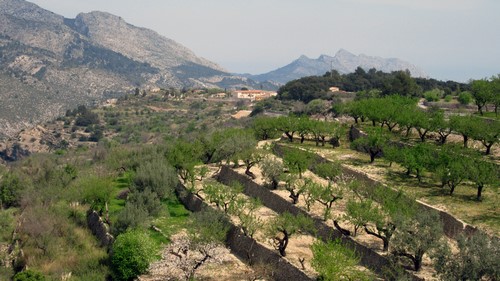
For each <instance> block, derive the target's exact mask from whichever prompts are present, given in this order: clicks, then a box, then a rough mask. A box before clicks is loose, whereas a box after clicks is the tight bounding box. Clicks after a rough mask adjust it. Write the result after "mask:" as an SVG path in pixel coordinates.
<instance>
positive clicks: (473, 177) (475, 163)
mask: <svg viewBox="0 0 500 281" xmlns="http://www.w3.org/2000/svg"><path fill="white" fill-rule="evenodd" d="M467 175H468V178H469V180H470V181H472V182H473V183H474V184H476V188H477V196H476V199H477V200H478V201H481V200H482V192H483V188H484V187H485V186H487V185H490V186H492V187H497V188H498V183H499V182H500V179H499V176H498V175H500V171H499V170H498V168H497V167H495V165H493V164H491V163H489V162H486V161H484V160H483V159H481V158H480V157H475V158H474V159H473V160H472V164H471V165H470V166H469V169H468V172H467Z"/></svg>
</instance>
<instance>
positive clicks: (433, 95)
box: [424, 89, 443, 102]
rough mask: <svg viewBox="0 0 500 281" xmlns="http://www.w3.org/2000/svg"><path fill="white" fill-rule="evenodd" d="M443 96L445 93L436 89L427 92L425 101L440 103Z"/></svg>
mask: <svg viewBox="0 0 500 281" xmlns="http://www.w3.org/2000/svg"><path fill="white" fill-rule="evenodd" d="M442 95H443V91H442V90H439V89H434V90H431V91H427V92H425V93H424V98H425V100H427V101H429V102H432V101H439V99H441V96H442Z"/></svg>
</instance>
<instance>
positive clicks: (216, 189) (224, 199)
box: [203, 181, 243, 213]
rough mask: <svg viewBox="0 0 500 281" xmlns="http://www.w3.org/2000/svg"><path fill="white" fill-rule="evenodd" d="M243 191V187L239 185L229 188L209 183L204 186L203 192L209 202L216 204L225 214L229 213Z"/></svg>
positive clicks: (217, 183)
mask: <svg viewBox="0 0 500 281" xmlns="http://www.w3.org/2000/svg"><path fill="white" fill-rule="evenodd" d="M242 191H243V187H242V186H241V185H239V184H234V185H232V186H227V185H224V184H222V183H219V182H215V181H213V182H209V183H206V184H204V186H203V192H204V193H205V198H206V200H207V201H208V202H210V203H212V204H215V206H217V208H219V209H221V210H223V211H224V212H225V213H227V212H228V211H229V207H230V206H231V203H232V202H234V201H235V200H236V198H237V197H238V195H239V194H241V192H242Z"/></svg>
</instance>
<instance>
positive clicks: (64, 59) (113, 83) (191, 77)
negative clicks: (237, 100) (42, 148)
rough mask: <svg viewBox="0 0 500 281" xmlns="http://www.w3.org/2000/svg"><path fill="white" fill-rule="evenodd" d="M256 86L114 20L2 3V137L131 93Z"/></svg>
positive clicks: (14, 0) (17, 0)
mask: <svg viewBox="0 0 500 281" xmlns="http://www.w3.org/2000/svg"><path fill="white" fill-rule="evenodd" d="M260 85H261V84H259V83H255V82H254V81H252V80H251V79H248V78H247V77H243V76H240V75H234V74H230V73H228V72H227V71H226V70H225V69H223V68H222V67H221V66H220V65H218V64H216V63H215V62H212V61H209V60H207V59H204V58H201V57H198V56H196V55H195V54H194V53H193V52H192V51H191V50H189V49H188V48H187V47H185V46H183V45H181V44H179V43H177V42H175V41H174V40H172V39H169V38H167V37H165V36H162V35H160V34H158V33H157V32H155V31H153V30H149V29H147V28H143V27H136V26H134V25H131V24H129V23H127V22H125V21H124V20H123V19H122V18H121V17H119V16H115V15H112V14H109V13H105V12H90V13H80V14H79V15H77V16H76V17H75V18H74V19H68V18H64V17H63V16H61V15H57V14H55V13H53V12H51V11H48V10H45V9H43V8H41V7H39V6H37V5H36V4H33V3H30V2H27V1H24V0H0V86H2V89H3V90H2V91H1V92H0V98H1V99H2V101H3V102H2V103H0V121H1V123H0V137H2V136H3V137H5V136H14V135H15V133H16V132H18V131H20V130H21V129H23V128H26V127H29V126H33V125H35V124H37V123H39V122H44V121H48V120H50V119H52V118H54V117H55V116H58V115H60V114H62V113H64V111H65V110H66V109H68V108H73V107H75V106H76V105H78V104H86V105H91V104H94V103H97V102H98V101H100V100H104V99H106V98H111V97H117V96H120V95H122V94H124V93H127V92H131V91H133V89H135V88H136V87H139V88H157V87H160V88H171V87H173V88H179V89H180V88H183V87H208V88H212V87H220V88H240V87H259V86H260ZM14 108H17V109H14Z"/></svg>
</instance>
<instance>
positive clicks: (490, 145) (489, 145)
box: [483, 143, 493, 155]
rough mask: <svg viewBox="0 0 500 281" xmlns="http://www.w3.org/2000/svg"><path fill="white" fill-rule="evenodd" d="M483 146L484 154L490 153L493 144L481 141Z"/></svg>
mask: <svg viewBox="0 0 500 281" xmlns="http://www.w3.org/2000/svg"><path fill="white" fill-rule="evenodd" d="M483 145H484V146H486V152H485V153H486V155H490V153H491V147H492V146H493V143H490V144H485V143H483Z"/></svg>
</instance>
